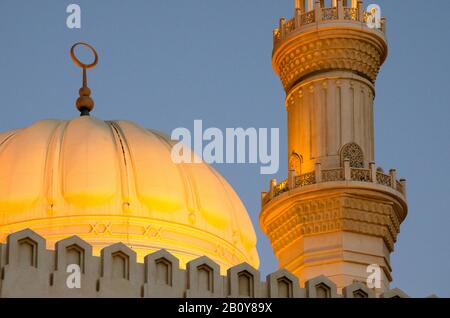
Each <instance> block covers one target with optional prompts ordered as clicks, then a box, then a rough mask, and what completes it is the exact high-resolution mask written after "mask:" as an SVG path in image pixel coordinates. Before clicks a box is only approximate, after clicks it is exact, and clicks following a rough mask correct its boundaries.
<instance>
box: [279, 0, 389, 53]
mask: <svg viewBox="0 0 450 318" xmlns="http://www.w3.org/2000/svg"><path fill="white" fill-rule="evenodd" d="M369 18H370V13H368V12H366V11H364V8H363V7H362V5H358V7H357V8H350V7H344V6H343V5H342V2H341V1H338V6H336V7H331V8H321V7H320V5H318V6H316V8H315V9H313V10H312V11H309V12H302V11H301V10H297V11H296V12H295V17H294V18H293V19H291V20H285V19H284V18H282V19H280V26H279V28H278V29H275V30H274V44H275V46H276V45H278V44H279V42H280V41H282V40H284V39H285V38H287V37H288V36H289V35H290V34H291V33H293V32H294V31H297V30H299V29H301V28H303V27H305V26H308V25H312V24H314V23H317V24H318V23H326V22H332V21H342V22H349V21H353V22H358V23H364V24H365V23H366V22H367V21H368V19H369ZM379 31H381V32H382V33H386V19H385V18H381V28H380V29H379Z"/></svg>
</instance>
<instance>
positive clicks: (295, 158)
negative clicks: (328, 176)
mask: <svg viewBox="0 0 450 318" xmlns="http://www.w3.org/2000/svg"><path fill="white" fill-rule="evenodd" d="M302 161H303V160H302V157H301V156H300V155H298V154H297V153H295V152H294V153H293V154H291V157H290V158H289V170H294V171H295V174H296V175H297V176H299V175H301V174H302Z"/></svg>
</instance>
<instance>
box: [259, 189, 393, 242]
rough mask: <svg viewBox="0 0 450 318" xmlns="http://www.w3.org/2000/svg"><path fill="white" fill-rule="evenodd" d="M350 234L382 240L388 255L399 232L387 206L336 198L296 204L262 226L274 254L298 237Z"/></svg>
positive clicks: (341, 197) (360, 200)
mask: <svg viewBox="0 0 450 318" xmlns="http://www.w3.org/2000/svg"><path fill="white" fill-rule="evenodd" d="M336 231H351V232H356V233H360V234H367V235H372V236H378V237H382V238H383V239H384V241H385V243H386V245H387V247H388V248H389V250H390V251H393V249H394V243H395V241H396V239H397V235H398V233H399V232H400V221H399V219H398V217H397V215H396V213H395V211H394V209H393V207H392V206H391V205H390V204H389V203H379V202H377V201H369V200H366V199H364V200H362V199H357V198H353V197H350V196H345V195H343V196H337V197H334V198H326V199H317V200H308V201H305V202H299V203H297V204H296V205H294V206H293V207H291V208H290V209H288V210H287V211H286V212H285V213H283V214H281V215H280V216H279V217H278V218H275V219H273V220H271V221H270V222H269V223H267V224H266V230H265V232H266V233H267V235H268V236H269V239H270V241H271V245H272V246H273V248H274V250H275V251H280V250H283V249H285V248H287V247H288V246H289V245H290V244H291V243H292V242H294V241H295V240H297V239H298V238H300V237H303V236H307V235H316V234H323V233H331V232H336Z"/></svg>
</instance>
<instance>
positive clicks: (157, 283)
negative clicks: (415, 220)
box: [0, 229, 407, 298]
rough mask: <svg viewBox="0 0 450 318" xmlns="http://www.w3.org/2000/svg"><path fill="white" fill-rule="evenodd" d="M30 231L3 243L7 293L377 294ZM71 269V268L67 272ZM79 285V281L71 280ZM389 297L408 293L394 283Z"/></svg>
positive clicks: (3, 290) (0, 289)
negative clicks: (96, 252)
mask: <svg viewBox="0 0 450 318" xmlns="http://www.w3.org/2000/svg"><path fill="white" fill-rule="evenodd" d="M45 243H46V242H45V240H44V238H42V237H41V236H39V235H38V234H36V233H35V232H33V231H31V230H28V229H27V230H23V231H20V232H17V233H13V234H10V235H9V236H8V240H7V243H6V244H2V245H0V268H1V280H0V296H1V297H2V298H3V297H133V298H154V297H178V298H183V297H186V298H197V297H204V298H210V297H211V298H226V297H233V298H247V297H252V298H256V297H260V298H280V297H281V298H319V297H329V298H332V297H333V298H342V297H346V298H355V297H359V298H371V297H375V293H374V292H373V290H370V289H368V288H367V287H366V286H365V285H364V284H362V283H354V284H352V285H350V286H347V287H345V288H344V289H343V290H342V293H338V290H337V287H336V285H335V284H334V283H333V282H332V281H330V280H329V279H328V278H326V277H324V276H320V277H316V278H313V279H310V280H308V281H307V282H306V283H305V287H304V288H301V287H300V285H299V280H298V278H297V277H296V276H294V275H293V274H291V273H289V272H288V271H286V270H279V271H277V272H275V273H272V274H270V275H268V276H267V278H266V280H265V281H261V279H260V273H259V271H258V270H256V269H255V268H253V267H252V266H250V265H248V264H246V263H243V264H240V265H237V266H234V267H231V268H230V269H228V272H227V275H226V276H222V275H221V274H220V268H219V265H217V264H216V263H215V262H213V261H212V260H211V259H209V258H208V257H206V256H204V257H201V258H198V259H195V260H193V261H191V262H189V263H188V264H187V268H186V269H181V268H180V267H179V261H178V259H177V258H175V257H174V256H173V255H171V254H170V253H168V252H167V251H165V250H161V251H158V252H156V253H153V254H149V255H147V256H146V257H145V261H144V263H138V262H136V253H135V252H134V251H133V250H132V249H130V248H129V247H127V246H126V245H124V244H122V243H117V244H114V245H111V246H108V247H106V248H104V249H103V250H102V252H101V255H100V257H97V256H93V255H92V247H91V246H90V245H89V244H87V243H86V242H85V241H83V240H81V239H80V238H78V237H76V236H74V237H70V238H67V239H64V240H61V241H59V242H57V244H56V246H55V250H54V251H53V250H47V249H46V248H45ZM74 265H76V267H78V268H79V269H80V284H79V287H80V288H69V285H68V284H67V281H68V278H69V280H70V277H69V276H70V275H72V274H73V271H72V268H71V267H70V266H74ZM68 269H69V272H68ZM72 287H73V286H72ZM384 296H385V297H407V295H406V294H405V293H403V292H402V291H400V290H390V291H388V292H386V293H384Z"/></svg>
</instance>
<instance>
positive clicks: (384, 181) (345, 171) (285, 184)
mask: <svg viewBox="0 0 450 318" xmlns="http://www.w3.org/2000/svg"><path fill="white" fill-rule="evenodd" d="M396 177H397V174H396V171H395V170H391V171H390V172H389V174H385V173H384V172H381V171H377V170H376V167H375V164H374V163H371V164H370V167H369V169H362V168H353V167H350V163H349V161H344V167H342V168H336V169H329V170H322V169H321V168H320V164H317V165H316V170H315V171H312V172H308V173H304V174H301V175H298V176H295V174H293V172H290V175H289V178H288V179H287V180H284V181H282V182H280V183H277V182H276V180H272V181H271V184H270V191H269V192H265V193H263V196H262V205H263V206H264V205H265V204H267V203H269V202H270V201H271V200H272V199H274V198H276V197H278V196H280V195H281V194H283V193H285V192H288V191H290V190H293V189H296V188H301V187H305V186H309V185H313V184H318V183H325V182H336V181H352V182H366V183H375V184H379V185H382V186H386V187H390V188H392V189H394V190H396V191H398V192H400V193H401V194H402V195H403V196H406V181H405V180H403V179H402V180H400V181H398V180H397V179H396Z"/></svg>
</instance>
